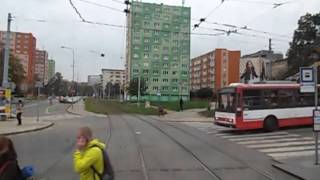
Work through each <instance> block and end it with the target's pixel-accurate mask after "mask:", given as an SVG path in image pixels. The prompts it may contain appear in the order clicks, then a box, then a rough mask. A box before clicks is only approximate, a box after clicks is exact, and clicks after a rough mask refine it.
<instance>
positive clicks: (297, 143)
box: [246, 141, 320, 149]
mask: <svg viewBox="0 0 320 180" xmlns="http://www.w3.org/2000/svg"><path fill="white" fill-rule="evenodd" d="M319 142H320V141H319ZM312 144H314V141H300V142H296V141H295V142H285V143H273V144H254V145H248V146H246V147H248V148H254V149H260V148H270V147H285V146H294V145H312Z"/></svg>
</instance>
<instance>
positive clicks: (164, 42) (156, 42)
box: [126, 1, 191, 101]
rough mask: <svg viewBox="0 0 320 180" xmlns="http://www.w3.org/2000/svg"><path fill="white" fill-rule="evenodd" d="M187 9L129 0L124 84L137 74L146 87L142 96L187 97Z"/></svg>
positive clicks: (188, 31)
mask: <svg viewBox="0 0 320 180" xmlns="http://www.w3.org/2000/svg"><path fill="white" fill-rule="evenodd" d="M190 13H191V9H190V7H180V6H168V5H164V4H154V3H142V2H138V1H133V2H132V4H131V9H130V14H129V15H128V26H129V27H131V28H128V31H127V39H128V41H127V55H126V56H127V58H126V71H127V84H128V82H129V81H130V80H133V79H138V78H141V80H143V81H145V82H146V85H147V87H148V88H147V91H146V95H145V96H143V97H142V99H145V100H151V101H157V100H161V101H176V100H179V99H180V97H182V98H183V99H189V63H190ZM160 94H161V96H160V97H159V95H160ZM131 99H133V97H131Z"/></svg>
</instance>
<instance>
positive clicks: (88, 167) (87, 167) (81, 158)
mask: <svg viewBox="0 0 320 180" xmlns="http://www.w3.org/2000/svg"><path fill="white" fill-rule="evenodd" d="M105 147H106V145H105V144H103V143H102V142H100V141H99V140H98V139H93V137H92V131H91V129H90V128H88V127H82V128H80V129H79V130H78V134H77V142H76V148H77V149H76V151H75V152H74V155H73V163H74V170H75V171H76V172H77V173H78V174H79V175H80V180H106V179H109V180H113V179H114V173H113V169H112V166H111V163H110V160H109V157H108V155H107V153H106V151H105Z"/></svg>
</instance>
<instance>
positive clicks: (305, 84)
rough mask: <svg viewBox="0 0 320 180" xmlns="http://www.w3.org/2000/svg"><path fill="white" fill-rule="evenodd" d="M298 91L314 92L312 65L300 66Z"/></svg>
mask: <svg viewBox="0 0 320 180" xmlns="http://www.w3.org/2000/svg"><path fill="white" fill-rule="evenodd" d="M300 92H302V93H307V92H309V93H312V92H314V69H313V68H312V67H300Z"/></svg>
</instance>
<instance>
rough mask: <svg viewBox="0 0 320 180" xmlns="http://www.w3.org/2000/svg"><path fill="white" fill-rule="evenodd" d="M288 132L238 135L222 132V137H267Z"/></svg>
mask: <svg viewBox="0 0 320 180" xmlns="http://www.w3.org/2000/svg"><path fill="white" fill-rule="evenodd" d="M285 134H288V133H287V132H270V133H256V134H237V135H226V133H222V135H221V136H220V137H222V138H224V139H230V138H237V137H244V136H245V137H266V136H274V135H285Z"/></svg>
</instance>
